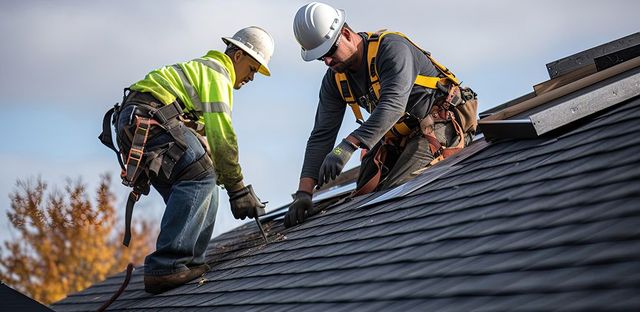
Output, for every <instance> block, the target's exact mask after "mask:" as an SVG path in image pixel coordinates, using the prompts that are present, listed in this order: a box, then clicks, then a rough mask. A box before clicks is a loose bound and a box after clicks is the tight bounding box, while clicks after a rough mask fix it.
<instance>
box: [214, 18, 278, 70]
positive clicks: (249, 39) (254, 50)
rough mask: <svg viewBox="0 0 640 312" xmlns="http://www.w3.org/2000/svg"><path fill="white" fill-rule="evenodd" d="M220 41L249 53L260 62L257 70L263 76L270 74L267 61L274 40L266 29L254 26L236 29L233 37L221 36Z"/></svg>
mask: <svg viewBox="0 0 640 312" xmlns="http://www.w3.org/2000/svg"><path fill="white" fill-rule="evenodd" d="M222 41H224V43H225V44H227V45H228V44H230V43H233V44H234V45H235V46H237V47H238V48H240V49H242V51H244V52H246V53H247V54H249V55H251V57H253V58H254V59H255V60H256V61H258V63H260V68H259V69H258V72H259V73H261V74H263V75H265V76H271V71H269V67H268V63H269V60H270V59H271V55H273V47H274V42H273V38H272V37H271V35H269V33H268V32H267V31H266V30H264V29H262V28H260V27H256V26H249V27H246V28H243V29H240V30H238V32H236V33H235V34H234V35H233V37H222Z"/></svg>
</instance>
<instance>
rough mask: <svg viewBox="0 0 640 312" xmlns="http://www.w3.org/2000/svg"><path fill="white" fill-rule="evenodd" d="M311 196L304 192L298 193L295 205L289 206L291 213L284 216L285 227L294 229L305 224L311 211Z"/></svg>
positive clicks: (294, 201)
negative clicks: (293, 227)
mask: <svg viewBox="0 0 640 312" xmlns="http://www.w3.org/2000/svg"><path fill="white" fill-rule="evenodd" d="M311 207H313V203H312V202H311V194H310V193H307V192H304V191H297V192H296V195H295V197H294V200H293V203H291V206H289V211H287V214H286V215H285V216H284V226H285V227H292V226H294V225H296V224H300V223H302V222H304V219H305V217H306V213H307V211H309V210H311Z"/></svg>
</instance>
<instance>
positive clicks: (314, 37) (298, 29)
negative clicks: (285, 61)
mask: <svg viewBox="0 0 640 312" xmlns="http://www.w3.org/2000/svg"><path fill="white" fill-rule="evenodd" d="M344 20H345V13H344V10H340V9H335V8H333V7H332V6H330V5H328V4H324V3H320V2H311V3H309V4H307V5H305V6H303V7H301V8H300V9H299V10H298V12H297V13H296V17H295V18H294V20H293V33H294V35H295V36H296V40H298V43H299V44H300V46H301V47H302V52H301V55H302V59H303V60H305V61H307V62H309V61H313V60H315V59H317V58H319V57H321V56H323V55H324V54H325V53H327V52H329V50H331V46H333V44H334V43H335V42H336V40H337V37H338V35H339V34H340V30H341V29H342V26H343V25H344Z"/></svg>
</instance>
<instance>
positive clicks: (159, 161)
mask: <svg viewBox="0 0 640 312" xmlns="http://www.w3.org/2000/svg"><path fill="white" fill-rule="evenodd" d="M134 95H135V96H137V97H140V98H142V99H143V100H142V101H135V103H130V101H129V100H130V97H132V96H134ZM122 103H123V104H122V105H119V104H116V105H114V107H113V108H111V109H109V110H108V111H107V112H106V114H105V115H104V118H103V120H102V133H101V134H100V136H98V139H100V141H101V142H102V144H104V145H106V146H107V147H108V148H110V149H111V150H113V151H114V152H115V153H116V155H117V158H118V163H119V164H120V167H121V169H122V171H121V173H120V178H121V179H122V184H124V185H125V186H128V187H131V188H133V190H132V191H131V192H130V193H129V197H128V200H127V206H126V211H125V233H124V238H123V241H122V244H123V245H125V246H127V247H128V246H129V243H130V241H131V216H132V214H133V206H134V204H135V203H136V202H137V201H138V199H140V196H141V195H147V194H149V190H150V184H151V182H150V178H151V177H163V178H165V179H167V180H169V181H177V180H182V179H184V180H188V179H193V178H196V177H197V176H198V175H200V174H202V173H203V172H205V171H207V170H209V169H210V168H212V166H213V165H212V162H211V159H210V158H209V157H208V156H207V155H206V154H205V155H203V156H202V157H201V158H200V159H199V160H198V161H196V162H195V163H193V164H191V165H190V166H188V167H187V168H185V169H184V170H182V172H179V173H177V174H179V176H175V174H174V175H172V172H173V168H174V166H175V164H176V163H177V162H178V160H180V158H181V157H182V155H183V154H184V152H185V150H186V148H187V144H186V141H185V137H184V134H183V132H182V130H181V129H180V124H181V123H183V121H185V120H191V119H194V118H196V117H195V115H193V114H191V115H188V114H185V112H184V111H183V110H182V107H181V106H180V104H179V103H178V102H177V101H174V102H173V103H171V104H168V105H162V104H157V100H155V98H153V96H151V95H149V94H145V93H139V92H136V91H130V90H129V89H128V88H127V89H125V91H124V96H123V100H122ZM154 104H157V105H154ZM128 105H135V106H136V107H135V109H134V110H133V113H132V118H135V130H134V131H133V134H128V133H127V134H125V135H118V136H117V144H118V146H119V150H118V149H117V148H116V147H115V145H114V144H113V137H112V135H111V125H114V126H115V125H117V123H118V115H119V114H120V111H121V110H122V109H123V108H124V107H126V106H128ZM196 120H197V119H196ZM116 131H117V130H116ZM164 131H166V132H167V133H168V134H169V135H170V136H171V137H172V138H173V142H172V143H169V144H167V145H166V146H163V147H162V148H155V149H153V150H147V149H146V143H147V141H148V139H149V138H150V137H152V136H153V135H156V134H158V133H160V132H164Z"/></svg>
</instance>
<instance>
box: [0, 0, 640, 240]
mask: <svg viewBox="0 0 640 312" xmlns="http://www.w3.org/2000/svg"><path fill="white" fill-rule="evenodd" d="M306 3H307V2H306V1H258V0H255V1H254V0H245V1H196V0H181V1H178V0H176V1H161V0H154V1H151V0H149V1H122V0H109V1H64V0H62V1H33V0H24V1H0V108H1V112H0V139H1V142H2V143H0V163H1V164H2V165H0V177H1V180H0V241H3V240H7V239H16V235H15V233H13V232H11V231H10V226H9V225H8V224H9V223H8V221H7V217H6V211H7V210H8V209H9V208H10V199H9V194H10V193H11V192H13V191H14V190H15V185H16V180H17V179H21V180H26V179H34V178H36V177H41V178H42V179H43V180H44V181H46V182H48V184H49V185H50V186H51V189H58V190H62V189H63V188H64V183H65V181H66V180H67V179H72V180H78V179H81V180H82V181H83V182H85V183H86V184H87V186H88V187H89V190H90V194H91V196H92V198H94V197H95V196H94V195H95V189H96V187H97V183H98V181H99V177H100V175H101V174H105V173H107V174H110V175H111V176H112V178H113V187H112V189H113V190H114V191H115V193H116V196H117V205H118V210H119V212H124V205H125V202H126V195H127V194H128V189H127V188H125V187H124V186H122V185H121V184H120V182H119V180H120V179H119V177H118V175H119V170H120V169H119V166H118V164H117V161H116V159H115V155H114V153H113V152H112V151H111V150H109V149H107V148H106V147H104V146H103V145H102V144H101V143H100V142H99V141H98V139H97V136H98V134H99V133H100V131H101V126H102V117H103V115H104V112H105V111H106V110H107V109H109V108H110V107H111V106H112V105H113V104H114V103H116V102H119V101H120V100H121V98H122V89H123V88H124V87H127V86H129V85H130V84H132V83H134V82H136V81H137V80H140V79H142V78H143V77H144V75H145V74H146V73H148V72H149V71H151V70H153V69H155V68H158V67H161V66H163V65H170V64H174V63H176V62H180V61H188V60H190V59H193V58H197V57H200V56H202V55H204V54H205V53H206V52H207V51H209V50H212V49H213V50H224V44H223V43H222V41H221V40H220V37H222V36H232V35H233V34H234V33H235V32H236V31H237V30H239V29H241V28H243V27H246V26H251V25H255V26H260V27H262V28H264V29H266V30H267V31H269V32H270V33H271V35H272V36H273V38H274V40H275V52H274V55H273V57H272V59H271V63H270V66H269V67H270V69H271V73H272V76H271V77H264V76H259V75H256V78H255V79H254V81H253V82H251V83H249V84H248V85H245V86H244V87H243V88H242V89H241V90H238V91H235V93H234V105H233V109H234V110H233V116H232V118H233V125H234V128H235V130H236V133H237V135H238V142H239V150H240V164H241V166H242V169H243V173H244V176H245V183H247V184H253V187H254V189H255V191H256V193H257V194H258V196H259V197H260V198H261V199H262V200H268V201H269V204H268V206H267V209H268V210H269V209H275V208H278V207H281V206H283V205H285V204H287V203H289V202H290V201H291V194H292V193H294V192H295V191H296V189H297V185H298V178H299V175H300V169H301V166H302V160H303V156H304V148H305V145H306V141H307V138H308V135H309V133H310V131H311V129H312V127H313V120H314V116H315V110H316V106H317V101H318V90H319V85H320V81H321V79H322V76H323V74H324V72H325V70H326V67H325V65H324V64H323V63H322V62H318V61H315V62H310V63H307V62H304V61H303V60H302V59H301V58H300V49H299V46H298V44H297V42H296V41H295V38H294V36H293V30H292V23H293V16H294V15H295V13H296V11H297V10H298V8H300V7H301V6H303V5H304V4H306ZM327 3H329V4H331V5H333V6H335V7H338V8H341V9H344V10H345V11H346V16H347V17H346V19H347V22H348V23H349V25H351V26H352V28H354V29H355V30H356V31H375V30H378V29H383V28H386V29H389V30H394V31H400V32H403V33H405V34H406V35H408V36H409V37H410V38H412V40H413V41H414V42H416V43H418V44H419V45H421V46H422V47H423V48H424V49H426V50H428V51H431V52H432V55H433V56H434V57H435V59H437V60H438V61H440V62H441V63H442V64H444V65H446V66H448V67H449V68H450V69H451V70H452V71H453V72H454V73H455V74H456V76H457V77H459V78H460V79H461V80H462V81H463V84H464V85H467V86H470V87H472V88H473V89H474V91H476V93H478V97H479V105H480V108H479V110H480V111H483V110H486V109H489V108H491V107H494V106H496V105H499V104H501V103H504V102H506V101H508V100H511V99H513V98H516V97H518V96H521V95H523V94H526V93H529V92H531V91H532V86H533V85H535V84H537V83H540V82H543V81H545V80H548V79H549V76H548V73H547V71H546V67H545V64H547V63H549V62H552V61H554V60H557V59H560V58H563V57H565V56H569V55H571V54H574V53H577V52H580V51H583V50H586V49H589V48H592V47H594V46H597V45H600V44H603V43H606V42H609V41H612V40H615V39H618V38H621V37H624V36H626V35H629V34H632V33H635V32H637V31H638V30H640V20H639V19H638V18H637V12H639V11H640V2H639V1H635V0H626V1H622V0H612V1H600V0H567V1H560V0H554V1H551V0H535V1H533V0H523V1H507V0H485V1H471V0H468V1H465V0H463V1H456V2H455V3H453V2H444V1H424V0H416V1H409V0H397V1H394V2H393V3H391V2H371V1H327ZM373 3H375V5H372V4H373ZM353 120H354V117H353V116H352V115H351V113H350V111H349V110H347V114H345V118H344V122H343V126H342V128H341V131H340V134H339V135H338V140H340V139H341V138H343V137H345V136H347V135H348V134H349V133H350V132H351V131H352V130H353V129H355V127H356V124H355V122H354V121H353ZM356 165H357V157H353V159H352V160H351V161H350V162H349V163H348V165H347V168H349V167H353V166H356ZM220 194H221V197H220V206H219V210H218V216H217V221H216V225H215V229H214V235H219V234H220V233H224V232H226V231H228V230H230V229H232V228H234V227H236V226H239V225H241V224H242V223H243V222H247V221H240V220H235V219H234V218H233V216H232V215H231V212H230V210H229V204H228V197H227V196H226V194H225V192H224V191H221V192H220ZM163 210H164V205H163V203H162V200H161V199H160V196H159V195H157V193H155V191H152V194H151V196H148V197H143V198H142V199H141V200H140V202H138V204H137V205H136V210H135V212H134V219H136V218H149V219H151V220H156V221H159V220H160V218H161V216H162V213H163Z"/></svg>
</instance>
